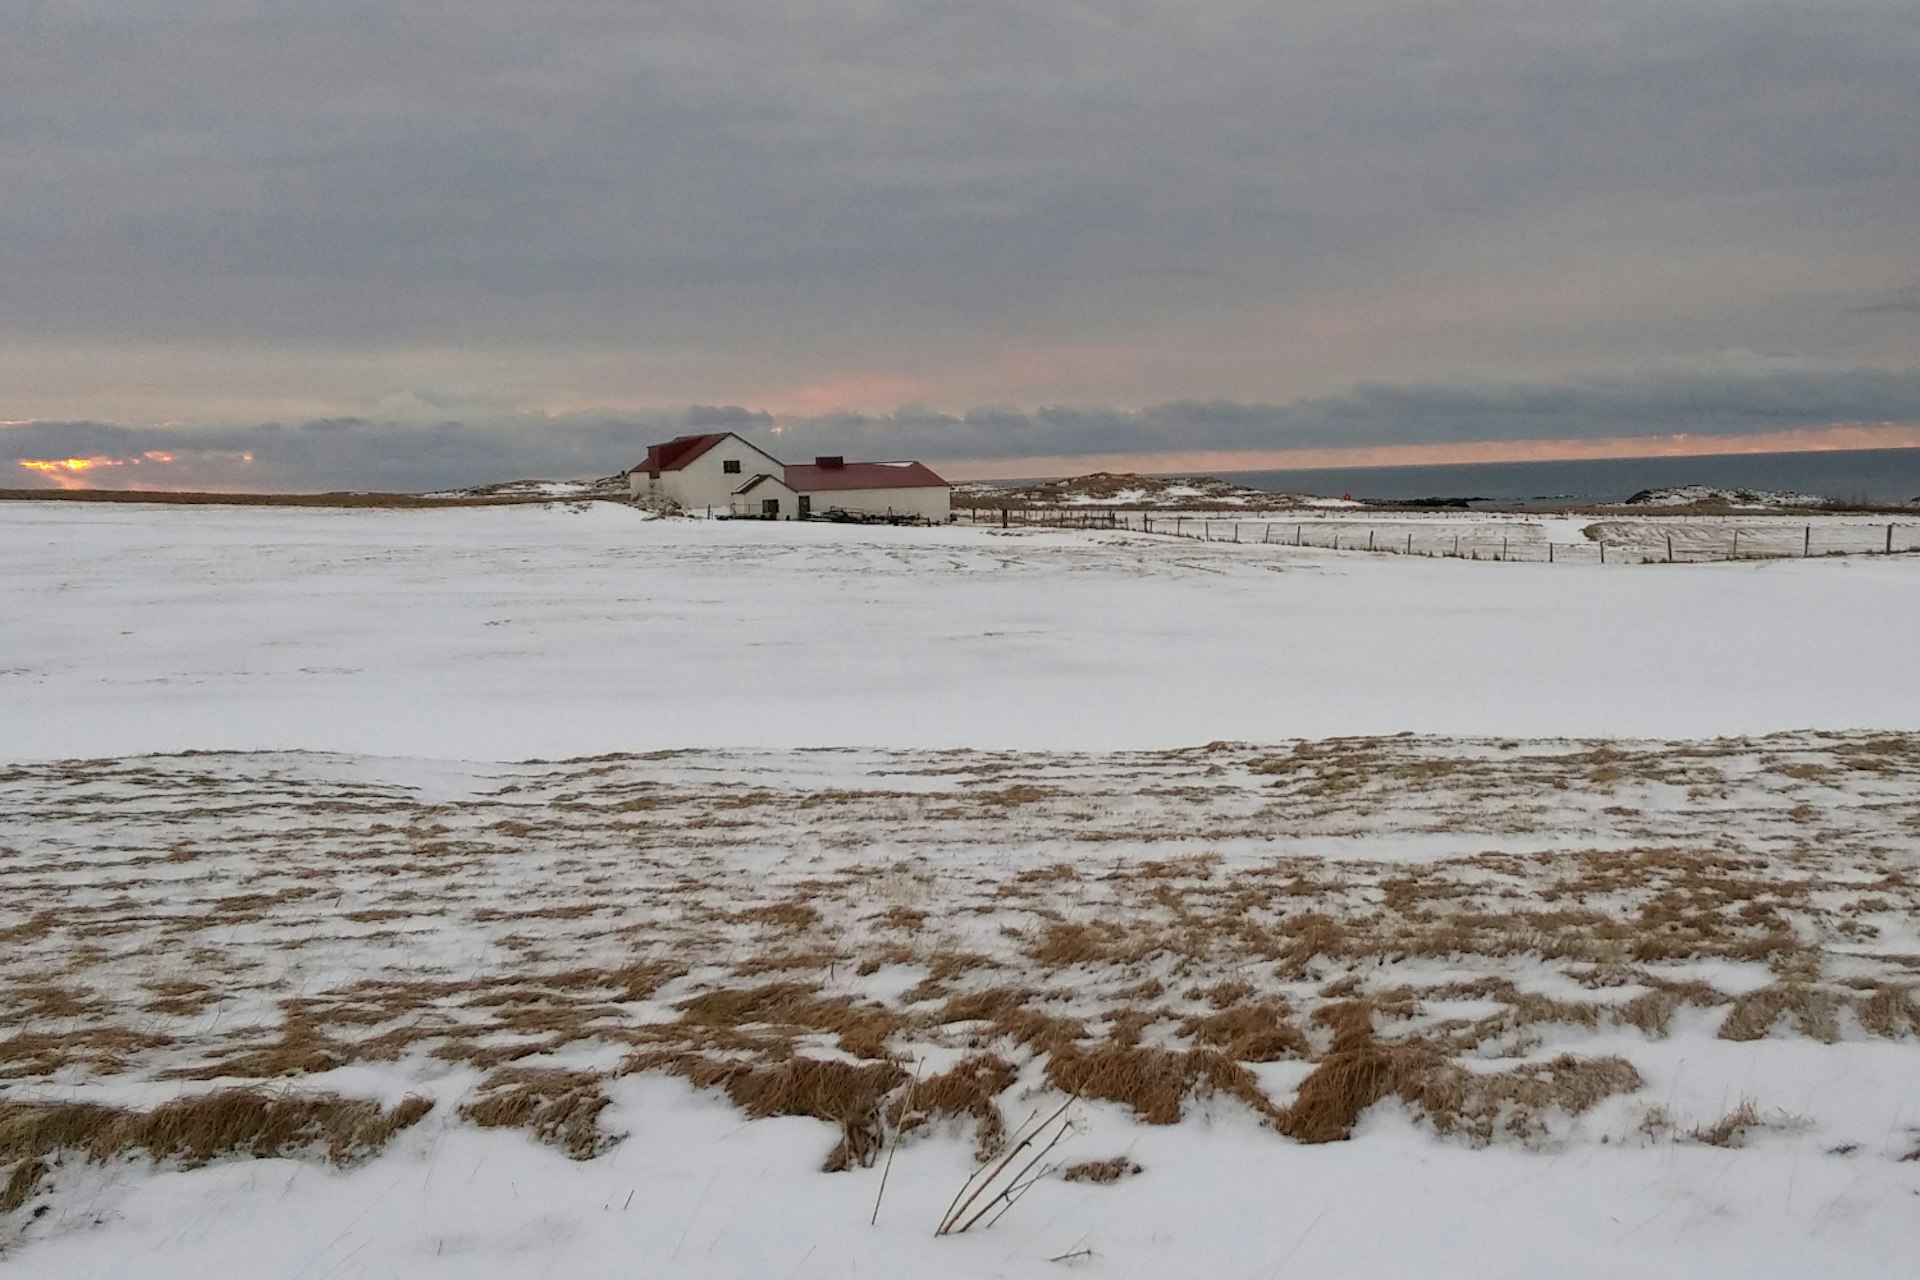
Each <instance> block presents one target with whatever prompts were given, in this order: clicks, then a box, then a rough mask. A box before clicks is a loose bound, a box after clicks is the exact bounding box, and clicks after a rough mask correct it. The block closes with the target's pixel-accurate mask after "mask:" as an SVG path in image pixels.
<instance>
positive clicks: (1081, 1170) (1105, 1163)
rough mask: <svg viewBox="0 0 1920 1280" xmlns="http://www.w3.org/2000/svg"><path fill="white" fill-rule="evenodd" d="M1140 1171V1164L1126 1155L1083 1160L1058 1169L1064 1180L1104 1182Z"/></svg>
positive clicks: (1113, 1180)
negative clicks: (1105, 1158)
mask: <svg viewBox="0 0 1920 1280" xmlns="http://www.w3.org/2000/svg"><path fill="white" fill-rule="evenodd" d="M1140 1172H1141V1168H1140V1166H1139V1165H1137V1164H1135V1163H1134V1162H1133V1161H1132V1160H1129V1159H1128V1158H1127V1157H1126V1156H1114V1157H1112V1158H1110V1159H1107V1160H1083V1161H1081V1162H1080V1163H1079V1164H1070V1165H1068V1166H1067V1167H1066V1168H1064V1169H1062V1170H1061V1171H1060V1177H1061V1179H1062V1180H1063V1181H1066V1182H1094V1183H1101V1184H1105V1183H1109V1182H1118V1181H1120V1180H1121V1179H1122V1178H1131V1177H1133V1176H1134V1175H1135V1174H1137V1173H1140Z"/></svg>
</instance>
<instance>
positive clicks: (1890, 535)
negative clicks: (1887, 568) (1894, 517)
mask: <svg viewBox="0 0 1920 1280" xmlns="http://www.w3.org/2000/svg"><path fill="white" fill-rule="evenodd" d="M1887 554H1888V555H1892V554H1893V526H1892V525H1888V526H1887Z"/></svg>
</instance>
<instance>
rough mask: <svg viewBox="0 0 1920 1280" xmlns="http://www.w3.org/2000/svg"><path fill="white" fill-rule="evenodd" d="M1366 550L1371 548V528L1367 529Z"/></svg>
mask: <svg viewBox="0 0 1920 1280" xmlns="http://www.w3.org/2000/svg"><path fill="white" fill-rule="evenodd" d="M1367 550H1369V551H1371V550H1373V530H1371V529H1369V530H1367Z"/></svg>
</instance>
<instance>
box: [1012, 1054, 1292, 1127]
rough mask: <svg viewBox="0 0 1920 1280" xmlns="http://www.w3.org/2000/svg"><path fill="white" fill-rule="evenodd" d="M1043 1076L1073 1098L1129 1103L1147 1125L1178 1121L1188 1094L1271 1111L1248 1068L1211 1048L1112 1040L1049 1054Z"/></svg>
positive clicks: (1175, 1122)
mask: <svg viewBox="0 0 1920 1280" xmlns="http://www.w3.org/2000/svg"><path fill="white" fill-rule="evenodd" d="M1046 1076H1047V1080H1048V1082H1049V1083H1051V1084H1052V1085H1054V1086H1055V1087H1056V1088H1059V1089H1062V1090H1064V1091H1066V1092H1067V1093H1070V1094H1072V1095H1074V1096H1075V1097H1080V1098H1097V1099H1100V1100H1102V1101H1106V1102H1118V1103H1122V1104H1123V1105H1125V1106H1129V1107H1131V1108H1133V1112H1134V1114H1135V1115H1137V1116H1138V1117H1140V1119H1141V1120H1142V1121H1144V1122H1145V1123H1147V1124H1178V1123H1179V1122H1180V1113H1181V1110H1182V1107H1183V1105H1184V1104H1185V1102H1186V1100H1187V1099H1188V1098H1189V1097H1192V1096H1196V1095H1202V1096H1204V1095H1208V1094H1213V1093H1225V1094H1229V1095H1231V1096H1233V1097H1235V1098H1238V1099H1240V1101H1242V1102H1244V1103H1246V1104H1247V1105H1248V1106H1249V1107H1251V1108H1252V1109H1253V1110H1254V1111H1256V1112H1258V1113H1260V1114H1262V1115H1269V1116H1270V1115H1271V1114H1272V1113H1273V1106H1272V1104H1271V1103H1270V1102H1269V1101H1268V1100H1267V1097H1266V1095H1265V1094H1263V1093H1262V1092H1261V1091H1260V1085H1259V1082H1258V1081H1256V1080H1255V1079H1254V1078H1253V1075H1252V1073H1251V1072H1249V1071H1248V1070H1247V1069H1246V1068H1245V1067H1243V1066H1241V1065H1240V1064H1239V1063H1237V1062H1234V1061H1233V1060H1232V1059H1230V1058H1227V1057H1226V1056H1225V1055H1223V1054H1220V1053H1218V1052H1216V1051H1214V1050H1212V1049H1191V1050H1186V1051H1184V1052H1183V1051H1180V1050H1177V1049H1163V1048H1157V1047H1149V1048H1142V1047H1140V1046H1137V1045H1132V1044H1126V1043H1123V1042H1112V1041H1110V1042H1108V1043H1107V1044H1104V1045H1101V1046H1100V1047H1099V1048H1097V1049H1092V1050H1088V1051H1084V1052H1082V1051H1080V1050H1075V1049H1066V1050H1063V1051H1059V1052H1055V1053H1053V1054H1051V1055H1050V1056H1049V1057H1048V1058H1047V1066H1046Z"/></svg>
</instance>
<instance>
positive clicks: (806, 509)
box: [800, 493, 813, 520]
mask: <svg viewBox="0 0 1920 1280" xmlns="http://www.w3.org/2000/svg"><path fill="white" fill-rule="evenodd" d="M812 514H813V495H812V494H809V493H803V494H801V495H800V518H801V519H802V520H805V519H806V518H807V517H808V516H810V515H812Z"/></svg>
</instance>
